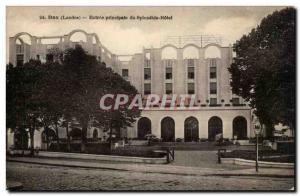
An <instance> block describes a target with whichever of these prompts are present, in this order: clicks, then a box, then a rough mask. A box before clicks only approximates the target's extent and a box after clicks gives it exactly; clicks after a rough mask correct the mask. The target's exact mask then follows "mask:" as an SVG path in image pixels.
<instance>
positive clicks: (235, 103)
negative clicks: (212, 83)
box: [232, 97, 240, 105]
mask: <svg viewBox="0 0 300 196" xmlns="http://www.w3.org/2000/svg"><path fill="white" fill-rule="evenodd" d="M232 104H233V105H239V104H240V98H238V97H235V98H232Z"/></svg>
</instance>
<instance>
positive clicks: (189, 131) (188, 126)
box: [184, 117, 199, 142]
mask: <svg viewBox="0 0 300 196" xmlns="http://www.w3.org/2000/svg"><path fill="white" fill-rule="evenodd" d="M198 140H199V123H198V120H197V119H196V118H195V117H189V118H187V119H185V121H184V141H185V142H193V141H198Z"/></svg>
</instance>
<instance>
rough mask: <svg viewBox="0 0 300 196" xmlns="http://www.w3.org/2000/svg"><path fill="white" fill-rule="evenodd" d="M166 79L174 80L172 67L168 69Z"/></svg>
mask: <svg viewBox="0 0 300 196" xmlns="http://www.w3.org/2000/svg"><path fill="white" fill-rule="evenodd" d="M166 79H167V80H170V79H172V68H171V67H167V68H166Z"/></svg>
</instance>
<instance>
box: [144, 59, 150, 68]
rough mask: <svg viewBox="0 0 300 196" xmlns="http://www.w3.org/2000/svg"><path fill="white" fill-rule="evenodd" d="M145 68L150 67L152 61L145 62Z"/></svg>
mask: <svg viewBox="0 0 300 196" xmlns="http://www.w3.org/2000/svg"><path fill="white" fill-rule="evenodd" d="M145 67H150V60H149V59H146V60H145Z"/></svg>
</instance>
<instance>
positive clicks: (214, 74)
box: [209, 67, 217, 78]
mask: <svg viewBox="0 0 300 196" xmlns="http://www.w3.org/2000/svg"><path fill="white" fill-rule="evenodd" d="M209 72H210V75H209V76H210V78H217V68H216V67H210V68H209Z"/></svg>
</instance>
